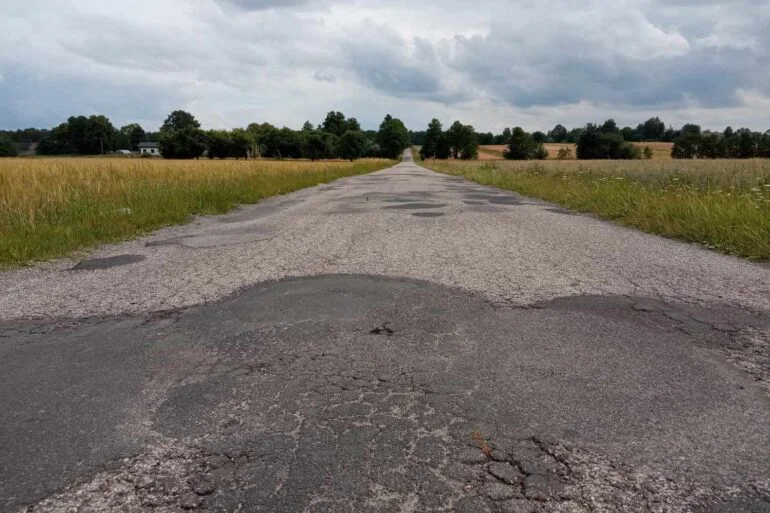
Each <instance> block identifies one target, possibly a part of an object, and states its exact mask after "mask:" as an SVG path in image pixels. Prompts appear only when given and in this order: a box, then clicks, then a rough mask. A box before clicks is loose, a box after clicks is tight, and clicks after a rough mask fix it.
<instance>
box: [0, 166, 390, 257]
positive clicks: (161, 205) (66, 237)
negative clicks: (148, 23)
mask: <svg viewBox="0 0 770 513" xmlns="http://www.w3.org/2000/svg"><path fill="white" fill-rule="evenodd" d="M393 164H395V163H394V162H392V161H387V160H361V161H357V162H352V163H351V162H299V161H294V162H274V161H253V160H252V161H233V160H227V161H203V160H201V161H167V160H150V159H78V158H63V159H54V158H50V159H0V267H9V266H13V265H19V264H26V263H28V262H33V261H39V260H44V259H50V258H54V257H59V256H64V255H67V254H69V253H71V252H72V251H75V250H78V249H82V248H86V247H91V246H94V245H96V244H99V243H104V242H112V241H118V240H125V239H128V238H131V237H135V236H137V235H141V234H143V233H147V232H149V231H151V230H154V229H157V228H160V227H163V226H168V225H172V224H179V223H184V222H186V221H187V220H188V219H189V218H190V216H191V215H194V214H221V213H224V212H227V211H228V210H230V209H232V208H234V207H235V206H237V205H239V204H248V203H256V202H257V201H259V200H260V199H263V198H267V197H269V196H274V195H279V194H286V193H289V192H292V191H296V190H298V189H302V188H304V187H310V186H313V185H317V184H320V183H326V182H330V181H332V180H336V179H338V178H342V177H345V176H352V175H360V174H365V173H370V172H372V171H376V170H379V169H384V168H386V167H389V166H391V165H393Z"/></svg>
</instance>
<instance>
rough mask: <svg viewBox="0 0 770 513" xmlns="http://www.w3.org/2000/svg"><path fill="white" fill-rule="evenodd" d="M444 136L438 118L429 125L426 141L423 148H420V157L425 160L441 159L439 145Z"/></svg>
mask: <svg viewBox="0 0 770 513" xmlns="http://www.w3.org/2000/svg"><path fill="white" fill-rule="evenodd" d="M443 135H444V130H443V127H442V126H441V121H439V120H438V119H436V118H433V120H432V121H431V122H430V124H429V125H428V130H426V131H425V139H424V141H423V144H422V147H421V148H420V157H422V158H423V159H431V158H439V157H438V155H437V150H438V145H439V142H440V140H441V138H442V137H443Z"/></svg>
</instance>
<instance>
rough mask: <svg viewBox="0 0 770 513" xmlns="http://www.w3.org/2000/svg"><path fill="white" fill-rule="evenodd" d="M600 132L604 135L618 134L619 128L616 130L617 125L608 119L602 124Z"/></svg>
mask: <svg viewBox="0 0 770 513" xmlns="http://www.w3.org/2000/svg"><path fill="white" fill-rule="evenodd" d="M600 130H601V131H602V132H604V133H605V134H619V133H620V128H618V124H617V123H615V120H614V119H608V120H607V121H605V122H604V124H603V125H602V127H601V128H600Z"/></svg>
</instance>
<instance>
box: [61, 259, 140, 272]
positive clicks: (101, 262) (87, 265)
mask: <svg viewBox="0 0 770 513" xmlns="http://www.w3.org/2000/svg"><path fill="white" fill-rule="evenodd" d="M146 258H147V257H145V256H142V255H118V256H114V257H107V258H92V259H89V260H83V261H81V262H78V263H77V265H75V266H74V267H73V268H72V269H70V270H71V271H97V270H102V269H112V268H113V267H120V266H123V265H130V264H136V263H139V262H142V261H143V260H145V259H146Z"/></svg>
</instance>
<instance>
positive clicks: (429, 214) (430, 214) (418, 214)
mask: <svg viewBox="0 0 770 513" xmlns="http://www.w3.org/2000/svg"><path fill="white" fill-rule="evenodd" d="M412 215H413V216H414V217H442V216H445V215H446V214H442V213H441V212H416V213H414V214H412Z"/></svg>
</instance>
